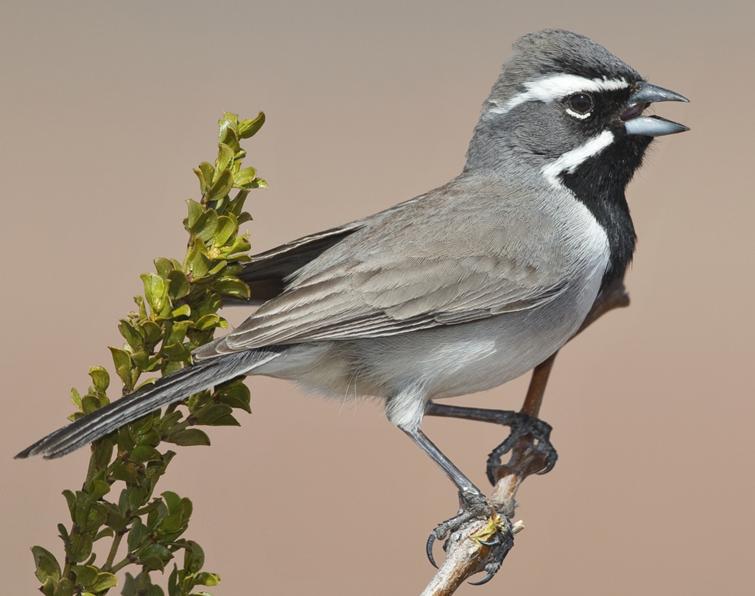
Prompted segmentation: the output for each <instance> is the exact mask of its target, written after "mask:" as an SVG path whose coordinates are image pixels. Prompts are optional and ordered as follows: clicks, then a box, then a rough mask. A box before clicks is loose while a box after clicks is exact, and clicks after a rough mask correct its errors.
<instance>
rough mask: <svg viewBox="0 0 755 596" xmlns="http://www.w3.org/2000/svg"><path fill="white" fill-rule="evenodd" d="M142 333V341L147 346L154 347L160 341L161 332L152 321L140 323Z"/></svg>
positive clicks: (158, 326)
mask: <svg viewBox="0 0 755 596" xmlns="http://www.w3.org/2000/svg"><path fill="white" fill-rule="evenodd" d="M141 328H142V333H144V341H145V342H146V343H147V345H148V346H154V345H155V344H156V343H157V342H159V341H160V340H161V339H162V336H163V330H162V328H161V327H160V325H158V324H157V323H155V322H154V321H145V322H144V323H142V326H141Z"/></svg>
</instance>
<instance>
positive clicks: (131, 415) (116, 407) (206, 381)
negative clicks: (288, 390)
mask: <svg viewBox="0 0 755 596" xmlns="http://www.w3.org/2000/svg"><path fill="white" fill-rule="evenodd" d="M278 355H279V352H276V351H259V350H253V351H248V352H238V353H232V354H227V355H225V356H220V357H217V358H213V359H211V360H203V361H199V362H198V363H197V364H194V365H192V366H187V367H186V368H182V369H181V370H179V371H177V372H175V373H174V374H172V375H168V376H166V377H163V378H161V379H160V380H158V381H157V382H156V383H154V384H153V385H148V386H146V387H143V388H142V389H139V390H138V391H135V392H134V393H131V394H129V395H126V396H124V397H122V398H121V399H119V400H116V401H114V402H112V403H110V404H108V405H107V406H105V407H103V408H100V409H99V410H97V411H96V412H92V413H91V414H88V415H87V416H82V417H81V418H79V419H78V420H75V421H74V422H72V423H71V424H69V425H67V426H64V427H62V428H59V429H58V430H56V431H55V432H53V433H50V434H49V435H47V436H46V437H44V438H43V439H40V440H39V441H37V442H36V443H34V444H33V445H31V446H30V447H27V448H26V449H24V450H23V451H22V452H21V453H19V454H18V455H16V458H26V457H29V456H31V455H42V456H44V457H45V459H52V458H56V457H61V456H63V455H66V454H68V453H70V452H71V451H74V450H75V449H78V448H79V447H83V446H84V445H86V444H87V443H91V442H93V441H96V440H97V439H99V438H101V437H104V436H105V435H107V434H109V433H111V432H113V431H114V430H116V429H118V428H120V427H121V426H124V425H125V424H128V423H129V422H132V421H134V420H136V419H137V418H141V417H142V416H145V415H147V414H149V413H150V412H154V411H155V410H157V409H159V408H161V407H163V406H166V405H168V404H171V403H173V402H176V401H180V400H182V399H185V398H187V397H188V396H190V395H191V394H193V393H198V392H199V391H203V390H205V389H209V388H210V387H213V386H215V385H219V384H220V383H223V382H225V381H229V380H231V379H233V378H234V377H237V376H239V375H241V374H244V373H246V372H248V371H250V370H251V369H253V368H255V367H256V366H259V365H261V364H264V363H265V362H268V361H269V360H272V359H273V358H275V357H276V356H278Z"/></svg>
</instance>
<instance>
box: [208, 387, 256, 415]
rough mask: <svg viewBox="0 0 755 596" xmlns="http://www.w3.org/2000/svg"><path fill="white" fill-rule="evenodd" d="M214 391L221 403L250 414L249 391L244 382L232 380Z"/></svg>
mask: <svg viewBox="0 0 755 596" xmlns="http://www.w3.org/2000/svg"><path fill="white" fill-rule="evenodd" d="M215 393H216V395H217V397H218V400H219V401H220V402H221V403H224V404H226V405H229V406H231V407H232V408H239V409H241V410H244V411H245V412H249V413H250V414H251V412H252V408H251V393H250V392H249V388H248V387H247V386H246V385H244V383H242V382H240V381H234V382H233V383H231V384H229V385H225V386H221V387H219V388H218V389H217V390H216V392H215Z"/></svg>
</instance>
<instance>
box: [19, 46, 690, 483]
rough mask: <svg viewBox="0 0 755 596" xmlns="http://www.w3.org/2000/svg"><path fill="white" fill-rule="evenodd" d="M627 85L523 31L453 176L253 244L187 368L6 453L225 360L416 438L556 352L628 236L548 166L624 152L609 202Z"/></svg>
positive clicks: (63, 435) (117, 413)
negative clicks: (231, 301)
mask: <svg viewBox="0 0 755 596" xmlns="http://www.w3.org/2000/svg"><path fill="white" fill-rule="evenodd" d="M580 81H583V83H580ZM641 83H642V79H641V77H640V75H639V74H638V73H637V72H636V71H635V70H634V69H632V68H631V67H629V66H627V65H626V64H624V63H623V62H622V61H621V60H619V59H618V58H616V57H615V56H613V55H612V54H611V53H610V52H608V51H607V50H606V49H605V48H603V47H602V46H599V45H598V44H595V43H594V42H592V41H591V40H589V39H588V38H586V37H583V36H579V35H576V34H573V33H569V32H564V31H544V32H540V33H536V34H531V35H528V36H525V37H524V38H522V39H521V40H520V41H519V42H517V44H516V45H515V54H514V56H513V57H512V58H511V60H510V61H509V62H507V63H506V64H505V65H504V68H503V71H502V73H501V76H500V77H499V79H498V80H497V82H496V83H495V85H494V86H493V89H492V91H491V94H490V96H489V97H488V99H487V100H486V101H485V103H484V104H483V109H482V114H481V116H480V120H479V122H478V124H477V126H476V128H475V132H474V135H473V138H472V141H471V143H470V146H469V151H468V155H467V162H466V165H465V167H464V170H463V172H462V173H461V174H460V175H459V176H458V177H456V178H455V179H453V180H452V181H450V182H449V183H447V184H445V185H444V186H441V187H439V188H437V189H435V190H432V191H430V192H428V193H425V194H423V195H421V196H419V197H416V198H414V199H411V200H409V201H406V202H404V203H401V204H399V205H397V206H395V207H392V208H390V209H388V210H386V211H383V212H381V213H377V214H375V215H372V216H370V217H367V218H365V219H363V220H360V221H356V222H352V223H350V224H347V225H345V226H342V227H340V228H333V229H331V230H328V231H326V232H322V233H320V234H314V235H311V236H308V237H305V238H303V239H300V240H297V241H294V242H292V243H290V244H288V245H284V246H282V247H279V248H277V249H273V250H271V251H268V252H266V253H263V254H262V255H259V256H258V257H256V258H254V259H253V260H252V261H251V263H250V264H249V266H248V267H247V270H246V271H245V273H244V278H245V279H246V280H247V281H248V282H249V283H250V284H251V286H252V291H253V294H254V296H256V298H257V302H258V303H260V302H261V305H260V306H259V309H258V310H257V311H256V312H255V313H254V314H252V315H251V316H250V317H249V318H248V319H247V320H246V321H245V322H244V323H243V324H242V325H240V326H239V327H238V328H237V329H235V330H234V331H232V332H231V333H229V334H228V335H226V336H225V337H222V338H220V339H218V340H216V341H214V342H212V343H211V344H208V345H206V346H202V347H201V348H199V349H198V350H197V351H196V352H195V354H194V355H195V358H196V362H197V363H196V364H195V365H194V366H192V367H190V368H188V369H184V370H183V371H180V372H179V373H177V374H176V375H174V376H172V377H168V378H166V379H164V380H161V381H159V382H158V383H156V384H155V385H154V386H153V387H151V388H149V389H145V390H142V391H140V392H137V393H136V394H133V395H131V396H128V397H126V398H124V399H122V400H119V401H118V402H115V403H114V404H112V405H111V406H108V407H107V408H104V409H103V410H101V411H99V412H97V413H95V414H93V415H91V416H90V417H85V418H83V419H81V420H79V421H77V422H76V423H74V424H73V425H71V426H70V427H67V428H65V429H61V430H60V431H57V432H56V433H53V434H52V435H50V436H48V437H46V438H45V439H42V440H41V441H39V442H38V443H36V444H35V445H33V446H32V447H30V448H29V449H27V450H26V451H24V452H22V453H21V454H20V455H21V456H26V455H31V454H37V453H40V454H43V455H44V456H45V457H57V456H60V455H63V454H65V453H67V452H69V451H71V450H73V449H75V448H76V447H79V446H81V445H83V444H85V443H87V442H90V441H93V440H96V439H97V438H98V437H101V436H103V435H104V434H107V433H108V432H112V430H114V429H116V428H118V427H119V426H121V425H123V424H125V423H127V422H129V421H131V420H133V419H135V418H138V417H139V416H141V415H144V414H145V413H147V412H149V411H152V410H154V409H156V408H159V407H161V406H163V405H165V404H167V403H171V402H173V401H176V400H179V399H182V398H185V397H187V396H188V395H190V394H191V393H193V392H196V391H198V390H200V389H204V388H206V387H208V386H211V385H214V384H217V383H220V382H223V381H226V380H229V379H230V378H233V377H235V376H237V375H240V374H260V375H269V376H274V377H280V378H286V379H291V380H294V381H297V382H299V383H301V384H302V385H304V386H305V387H308V388H311V389H314V390H317V391H320V392H324V393H327V394H330V395H335V396H341V397H350V396H353V395H367V396H375V397H379V398H383V399H385V400H386V409H387V414H388V417H389V418H390V420H391V421H392V422H393V423H394V424H396V425H397V426H399V427H400V428H402V429H403V430H405V431H407V432H408V433H409V434H411V435H412V437H413V438H415V440H418V439H417V434H416V432H415V431H416V429H417V428H418V426H419V424H420V421H421V419H422V415H423V412H424V408H425V404H426V403H427V401H428V400H429V399H432V398H441V397H449V396H454V395H460V394H465V393H470V392H473V391H478V390H482V389H487V388H490V387H494V386H496V385H499V384H501V383H504V382H506V381H508V380H510V379H513V378H515V377H516V376H518V375H521V374H523V373H524V372H526V371H527V370H529V369H531V368H533V367H535V366H536V365H537V364H539V363H540V362H542V361H544V360H545V359H546V358H548V357H549V356H550V355H551V354H553V353H554V352H556V351H557V350H558V349H559V348H560V347H561V346H562V345H563V344H564V343H566V342H567V341H568V340H569V339H570V338H571V337H572V335H573V334H574V333H575V331H576V330H577V329H578V327H579V326H580V324H581V323H582V321H583V320H584V318H585V316H586V315H587V313H588V312H589V310H590V308H591V307H592V305H593V303H594V302H595V299H596V296H597V295H598V292H599V291H600V288H601V284H602V282H603V277H604V274H606V272H607V271H608V269H609V262H612V257H613V256H615V255H613V254H612V247H613V246H614V242H615V238H616V233H624V234H629V233H631V239H632V244H631V246H632V247H633V231H632V229H631V220H628V210H626V214H625V217H626V221H624V220H622V219H621V218H618V219H617V218H616V217H615V216H614V215H613V214H612V212H610V211H609V212H608V219H606V217H604V214H603V212H602V211H600V209H601V208H603V207H602V206H601V205H597V206H596V205H593V204H592V203H591V197H589V196H588V197H581V196H577V194H575V191H574V190H573V188H572V186H570V185H569V184H568V183H567V181H566V178H565V177H566V176H568V175H569V176H570V175H572V174H574V172H577V171H578V172H581V173H583V175H584V176H585V179H587V177H589V176H591V175H592V174H593V173H594V171H595V169H596V168H602V167H606V166H607V167H608V168H611V167H612V165H613V164H612V163H608V164H605V163H602V162H601V156H609V157H610V156H611V155H612V154H611V153H610V152H611V151H617V152H619V151H622V152H623V151H625V152H626V153H627V154H629V153H631V156H630V157H631V158H627V159H625V160H624V161H623V162H622V167H623V168H624V169H625V170H626V171H627V172H626V175H625V176H624V177H623V178H621V177H619V176H618V175H616V174H615V173H613V172H614V171H615V172H620V169H614V170H611V171H610V172H609V174H608V175H607V176H604V177H603V178H601V177H597V178H596V179H597V180H598V182H597V183H596V185H597V186H599V187H600V188H598V189H597V190H596V192H597V191H599V192H601V193H604V194H605V195H606V196H609V195H610V194H611V193H612V192H614V186H621V188H620V202H622V204H623V186H624V185H625V184H626V182H627V181H628V179H629V178H630V177H631V173H632V172H633V171H634V169H635V168H636V167H637V166H639V163H640V160H641V156H642V153H643V152H644V149H645V147H646V146H647V142H649V140H646V141H642V142H636V143H635V141H634V140H632V141H630V140H628V139H629V137H627V136H626V133H624V132H623V127H624V125H623V122H622V121H621V119H620V117H619V115H620V113H621V110H623V109H624V108H625V107H626V106H625V104H627V102H629V101H630V94H631V93H632V92H634V91H635V90H636V89H637V88H638V85H640V84H641ZM575 84H576V85H579V84H583V85H584V86H585V88H586V89H589V90H590V92H591V93H594V94H596V97H597V94H598V93H600V94H604V95H605V101H604V102H602V103H601V104H600V106H601V109H603V110H604V111H605V112H606V113H605V114H602V113H598V111H597V109H596V112H595V114H594V116H593V115H592V114H588V115H587V116H584V115H583V114H580V113H576V114H575V113H574V112H573V111H570V108H569V107H568V105H566V106H565V104H564V103H563V102H562V97H561V96H560V95H559V93H562V92H563V95H564V96H566V94H567V91H568V90H569V89H570V88H571V87H573V86H574V85H575ZM570 86H571V87H570ZM611 102H613V103H611ZM617 102H618V103H617ZM614 104H616V105H614ZM639 111H640V112H641V109H640V110H639ZM677 126H680V125H677ZM636 128H638V130H639V129H642V127H641V126H639V127H636ZM632 134H639V133H632ZM622 135H623V136H622ZM633 143H634V144H633ZM622 155H623V154H622ZM607 158H608V157H607ZM612 159H613V158H612ZM601 196H602V195H601ZM619 215H621V214H619ZM611 218H613V219H611ZM606 222H607V223H606ZM627 226H628V227H629V229H628V230H627V229H624V228H626V227H627ZM628 258H631V250H630V251H629V254H628V256H626V257H625V258H623V261H622V262H621V263H620V265H621V267H625V266H626V263H628ZM621 272H622V273H623V269H622V271H621ZM433 457H436V456H435V455H434V456H433ZM436 461H437V460H436ZM457 480H458V479H457V478H455V479H454V481H455V482H456V481H457ZM457 483H458V482H457Z"/></svg>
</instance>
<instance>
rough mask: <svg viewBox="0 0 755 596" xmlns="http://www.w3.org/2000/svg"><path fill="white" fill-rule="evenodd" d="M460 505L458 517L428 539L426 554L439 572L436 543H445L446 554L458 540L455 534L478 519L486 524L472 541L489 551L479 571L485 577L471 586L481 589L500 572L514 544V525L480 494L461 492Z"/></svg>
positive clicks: (442, 523) (435, 531) (432, 533)
mask: <svg viewBox="0 0 755 596" xmlns="http://www.w3.org/2000/svg"><path fill="white" fill-rule="evenodd" d="M459 501H460V503H461V509H460V511H459V513H458V514H456V515H455V516H453V517H452V518H450V519H447V520H445V521H443V522H441V523H439V524H438V525H437V526H436V527H435V529H434V530H433V531H432V532H431V533H430V536H428V538H427V543H426V545H425V551H426V553H427V558H428V560H429V561H430V563H431V564H432V565H433V567H436V568H437V566H438V565H437V564H436V562H435V557H434V556H433V546H434V545H435V542H436V541H438V540H443V541H444V543H443V550H444V551H446V550H447V549H448V546H449V544H450V543H451V541H452V540H453V539H455V538H457V536H454V534H455V533H456V532H458V531H459V530H461V529H462V528H463V526H464V525H466V524H467V523H469V522H470V521H473V520H475V519H480V520H487V523H486V525H484V526H483V527H482V528H480V529H479V530H477V531H476V532H475V533H474V534H472V535H471V536H470V537H469V538H470V539H472V540H475V541H476V542H477V543H478V544H480V545H481V546H483V547H485V548H488V549H489V550H490V552H489V554H488V557H487V559H486V561H485V564H484V566H483V568H482V569H481V570H480V571H483V572H484V573H485V576H484V577H483V578H482V579H481V580H479V581H477V582H470V583H472V584H473V585H482V584H485V583H487V582H489V581H490V580H491V579H493V576H494V575H495V574H496V573H497V572H498V570H499V569H500V568H501V564H502V563H503V560H504V558H505V557H506V554H507V553H508V552H509V550H510V549H511V547H512V546H513V544H514V538H513V533H512V531H511V527H510V526H511V524H510V522H509V521H508V519H506V518H505V517H503V516H501V515H500V514H499V513H498V512H497V511H496V510H495V508H493V507H492V506H491V505H490V504H489V503H488V501H487V499H486V498H485V496H484V495H483V494H482V493H480V492H472V491H467V492H463V491H462V492H459Z"/></svg>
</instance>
